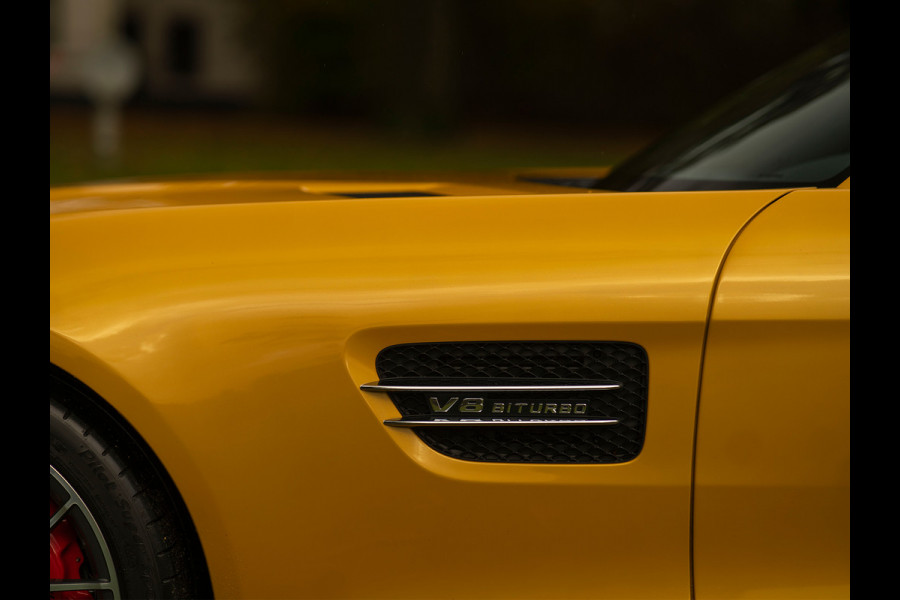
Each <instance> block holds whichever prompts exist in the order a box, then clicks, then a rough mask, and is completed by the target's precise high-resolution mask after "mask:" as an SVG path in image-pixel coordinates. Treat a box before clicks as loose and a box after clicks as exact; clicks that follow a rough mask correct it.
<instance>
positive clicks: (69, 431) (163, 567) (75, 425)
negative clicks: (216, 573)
mask: <svg viewBox="0 0 900 600" xmlns="http://www.w3.org/2000/svg"><path fill="white" fill-rule="evenodd" d="M50 502H51V507H50V511H51V529H50V532H51V577H53V575H54V574H55V575H56V576H57V577H60V578H64V579H68V580H71V579H77V580H79V581H77V582H72V584H73V587H76V588H78V589H76V590H73V591H65V590H61V589H60V588H59V587H58V586H57V587H56V589H57V591H56V595H55V597H56V598H68V599H80V598H91V597H95V598H205V597H212V593H211V590H210V586H209V577H208V574H207V571H206V568H205V562H204V561H203V558H202V550H201V549H200V545H199V541H198V540H197V536H196V532H195V531H194V529H193V525H192V524H191V523H190V520H189V518H188V517H187V513H186V509H185V508H184V505H183V502H181V499H180V496H178V495H177V492H175V491H174V487H173V486H172V484H171V481H170V480H168V477H167V475H165V473H164V471H162V467H161V465H159V463H158V461H157V460H156V459H155V457H154V456H152V453H150V452H149V450H148V449H146V448H145V447H142V443H141V440H139V439H138V438H137V436H136V434H135V433H134V431H133V430H130V429H129V428H128V426H127V425H125V424H123V423H121V422H120V421H118V420H117V419H116V418H115V417H114V415H112V414H111V411H110V409H109V407H108V406H104V404H103V403H102V400H100V399H99V398H96V397H92V394H91V393H90V392H89V391H88V390H86V389H83V388H80V386H78V385H77V384H76V383H74V382H72V381H69V380H67V379H66V378H65V377H62V376H55V375H54V372H53V370H52V369H51V378H50ZM61 508H65V510H61ZM54 511H56V513H57V516H56V518H54ZM63 514H64V517H63V518H60V515H63ZM76 545H77V548H76V547H74V546H76ZM61 547H65V548H66V551H65V553H64V552H63V551H61V550H60V548H61ZM70 548H71V549H70ZM54 549H55V551H56V555H54ZM54 560H55V561H56V562H55V563H54ZM54 564H55V565H56V570H54ZM63 565H64V566H65V568H64V569H63ZM61 569H62V570H61ZM53 583H54V581H53V580H52V579H51V598H54V592H53V590H54V586H53ZM57 583H58V582H57ZM98 587H102V588H103V589H99V590H98V589H97V588H98ZM89 588H92V589H91V590H90V591H89ZM91 594H93V596H91Z"/></svg>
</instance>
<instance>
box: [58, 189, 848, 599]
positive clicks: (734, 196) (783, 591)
mask: <svg viewBox="0 0 900 600" xmlns="http://www.w3.org/2000/svg"><path fill="white" fill-rule="evenodd" d="M517 175H521V174H515V173H502V174H496V175H487V174H481V175H477V176H471V177H468V178H467V177H463V176H449V175H447V174H443V175H438V176H434V175H429V176H425V175H422V176H418V177H415V178H406V179H404V178H403V177H399V176H398V177H393V176H389V175H381V176H377V177H366V176H365V175H358V176H356V177H349V178H345V179H338V178H332V177H330V176H324V177H323V176H312V175H304V176H299V177H296V178H291V177H287V176H285V177H277V178H275V177H272V176H270V177H269V178H263V177H260V178H246V179H239V178H217V179H206V180H194V181H158V182H143V183H121V184H110V185H95V186H82V187H71V188H60V189H51V191H50V212H51V218H50V240H51V243H50V253H51V256H50V362H51V364H52V365H55V366H57V367H59V368H60V369H62V370H64V371H66V372H67V373H69V374H71V375H72V376H74V377H75V378H77V379H78V380H79V381H81V382H82V383H83V384H85V385H86V386H88V387H89V388H90V389H92V390H93V391H94V392H96V394H98V395H99V396H100V397H102V398H103V399H104V400H105V401H107V402H108V403H109V404H110V405H111V406H112V407H113V408H114V409H115V411H117V412H118V413H119V414H120V415H121V416H122V417H123V418H124V419H125V420H127V421H128V422H129V423H130V424H131V425H133V426H134V428H135V429H136V430H137V432H139V434H140V436H141V437H142V438H143V440H144V441H145V442H146V443H147V445H148V446H149V447H150V448H151V449H152V450H153V452H154V453H155V454H156V456H157V457H158V458H159V460H160V462H161V463H162V465H163V466H164V468H165V469H166V471H167V472H168V474H169V475H170V476H171V478H172V480H173V481H174V483H175V485H176V486H177V489H178V491H179V493H180V494H181V496H182V498H183V499H184V502H185V504H186V506H187V508H188V510H189V512H190V517H191V519H192V520H193V523H194V525H195V527H196V530H197V533H198V536H199V539H200V541H201V543H202V547H203V552H204V554H205V559H206V563H207V565H208V568H209V574H210V579H211V581H212V587H213V591H214V593H215V595H216V597H218V598H288V597H298V598H299V597H309V598H328V597H351V598H362V597H365V598H424V597H428V598H460V597H480V598H601V597H602V598H656V599H659V598H696V599H707V598H711V599H722V598H736V597H755V598H787V597H791V598H800V597H803V598H831V597H846V596H847V595H848V594H849V537H850V532H849V477H850V468H849V356H848V354H849V306H850V296H849V277H850V272H849V200H850V186H849V180H847V181H845V182H844V183H842V184H840V185H838V186H837V187H835V188H831V189H792V188H784V189H757V190H745V191H690V192H646V193H641V192H637V193H633V192H629V193H617V192H600V191H596V192H595V191H585V190H578V189H574V188H567V187H559V186H550V185H545V184H541V183H535V182H533V181H523V180H522V179H521V178H520V177H517ZM354 193H360V194H362V195H367V194H368V195H370V196H375V197H366V198H358V197H348V195H349V194H354ZM421 193H428V194H440V195H435V196H427V197H408V196H410V195H414V194H421ZM392 196H393V197H392ZM479 340H480V341H484V340H505V341H515V340H598V341H606V340H616V341H625V342H630V343H633V344H638V345H640V346H641V347H643V348H644V349H645V350H646V353H647V356H648V359H649V387H648V391H647V421H646V434H645V439H644V441H643V447H642V448H641V450H640V452H639V454H638V455H637V456H636V457H635V458H633V459H632V460H628V461H626V462H622V463H617V464H562V465H560V464H512V463H485V462H473V461H467V460H460V459H457V458H452V457H449V456H445V455H443V454H441V453H439V452H437V451H435V450H433V449H432V448H430V447H429V446H428V445H426V444H425V443H423V441H422V440H421V439H420V438H419V437H417V435H416V434H415V433H414V431H413V430H412V429H410V428H394V427H387V426H385V424H384V421H385V420H389V419H393V418H397V417H398V416H399V415H398V411H397V408H396V407H395V406H394V404H393V403H392V402H391V401H390V400H389V399H388V398H387V397H386V396H385V395H384V394H379V393H372V392H369V391H365V390H362V389H361V386H363V385H364V384H367V383H369V382H372V381H377V380H378V379H379V376H378V374H377V373H376V370H375V359H376V355H378V353H379V351H381V350H382V349H384V348H386V347H389V346H392V345H395V344H409V343H417V342H446V341H479Z"/></svg>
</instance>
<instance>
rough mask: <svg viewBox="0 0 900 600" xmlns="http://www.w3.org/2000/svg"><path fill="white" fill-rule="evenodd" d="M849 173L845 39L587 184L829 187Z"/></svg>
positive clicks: (635, 188) (762, 81)
mask: <svg viewBox="0 0 900 600" xmlns="http://www.w3.org/2000/svg"><path fill="white" fill-rule="evenodd" d="M849 176H850V51H849V40H847V39H846V38H842V39H841V40H837V41H833V42H831V43H830V44H828V45H827V46H822V47H819V48H817V49H815V50H814V51H812V52H810V53H808V54H806V55H804V56H803V57H802V58H800V59H798V60H796V61H794V62H792V63H791V64H789V65H788V66H787V67H785V68H783V69H781V70H779V71H776V72H775V73H772V74H770V75H768V76H766V77H764V78H762V79H760V80H758V81H757V82H755V83H754V84H753V85H751V86H750V87H749V88H747V89H745V90H744V91H742V92H741V93H740V94H738V95H736V96H735V97H733V98H732V99H731V100H730V101H729V102H726V103H725V104H723V105H722V106H721V107H719V108H718V109H716V110H714V111H713V112H711V113H709V114H708V115H706V116H705V117H703V118H701V119H698V120H697V121H694V122H693V123H691V124H689V125H688V126H687V127H685V128H684V129H682V130H680V131H678V132H676V133H674V134H673V135H670V136H667V137H666V138H664V139H662V140H661V141H660V142H658V143H657V144H655V145H653V146H651V147H650V148H648V149H647V150H645V151H643V152H641V153H639V154H637V155H636V156H634V157H633V158H631V159H629V160H627V161H625V162H624V163H622V164H621V165H620V166H618V167H616V168H615V169H613V171H612V172H611V173H610V174H609V176H607V177H606V178H605V179H602V180H599V181H594V182H592V184H591V185H590V187H593V188H598V189H606V190H616V191H650V190H719V189H752V188H772V187H830V186H834V185H837V184H838V183H840V182H841V181H843V180H845V179H846V178H847V177H849Z"/></svg>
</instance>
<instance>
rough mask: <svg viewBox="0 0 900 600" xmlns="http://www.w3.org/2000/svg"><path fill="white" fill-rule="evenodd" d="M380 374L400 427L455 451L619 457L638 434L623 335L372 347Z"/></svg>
mask: <svg viewBox="0 0 900 600" xmlns="http://www.w3.org/2000/svg"><path fill="white" fill-rule="evenodd" d="M375 369H376V372H377V373H378V377H379V381H377V382H373V383H369V384H366V385H363V386H362V389H363V390H365V391H368V392H376V393H385V394H388V395H389V396H390V398H391V400H393V402H394V405H395V406H396V407H397V410H398V411H399V412H400V418H399V419H389V420H387V421H385V425H387V426H391V427H409V428H412V430H413V431H414V432H415V433H416V434H417V435H418V436H419V437H420V438H421V439H422V441H424V442H425V443H426V444H428V446H430V447H431V448H433V449H434V450H436V451H438V452H440V453H442V454H446V455H447V456H452V457H453V458H458V459H462V460H471V461H478V462H513V463H570V464H571V463H575V464H589V463H618V462H625V461H628V460H631V459H633V458H635V457H636V456H637V455H638V454H639V453H640V451H641V448H642V446H643V443H644V429H645V424H646V414H647V379H648V361H647V353H646V352H645V351H644V349H643V348H642V347H640V346H638V345H636V344H631V343H627V342H583V341H579V342H565V341H563V342H548V341H528V342H522V341H514V342H436V343H421V344H400V345H396V346H389V347H387V348H385V349H383V350H382V351H381V352H379V354H378V356H377V358H376V361H375Z"/></svg>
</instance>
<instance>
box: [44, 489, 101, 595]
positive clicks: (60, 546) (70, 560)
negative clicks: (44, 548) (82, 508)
mask: <svg viewBox="0 0 900 600" xmlns="http://www.w3.org/2000/svg"><path fill="white" fill-rule="evenodd" d="M57 510H58V508H57V506H56V505H55V504H54V503H53V500H51V501H50V516H51V517H52V516H53V514H54V513H55V512H56V511H57ZM83 564H84V554H82V552H81V546H79V545H78V537H77V536H76V535H75V530H74V529H72V524H71V523H69V522H68V520H66V519H63V520H61V521H60V522H59V523H57V524H56V527H54V528H53V531H51V532H50V579H81V565H83ZM93 597H94V595H93V594H92V593H91V592H89V591H87V590H75V591H71V592H52V593H51V594H50V598H51V599H55V600H90V599H91V598H93Z"/></svg>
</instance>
